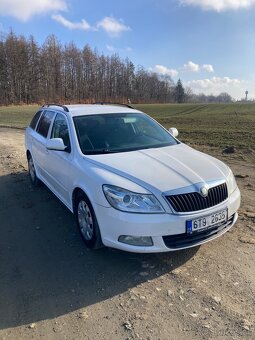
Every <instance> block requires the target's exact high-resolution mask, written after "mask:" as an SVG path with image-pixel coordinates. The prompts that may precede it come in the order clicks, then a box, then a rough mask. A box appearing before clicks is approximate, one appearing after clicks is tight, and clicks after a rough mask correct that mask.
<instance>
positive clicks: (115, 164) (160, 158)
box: [86, 143, 229, 192]
mask: <svg viewBox="0 0 255 340" xmlns="http://www.w3.org/2000/svg"><path fill="white" fill-rule="evenodd" d="M86 159H88V160H89V161H91V162H93V163H94V164H96V165H97V166H100V167H101V168H104V169H106V170H108V171H111V172H113V173H115V174H117V175H120V176H122V177H125V178H127V179H129V180H131V181H133V182H135V183H137V184H140V185H141V186H143V187H144V188H146V189H148V190H151V189H152V188H155V189H157V190H160V191H161V192H167V191H170V190H175V189H177V188H183V187H187V186H190V185H193V184H195V183H201V182H207V183H208V182H210V181H214V180H222V179H225V178H226V176H227V175H228V171H229V170H228V167H227V166H226V165H225V164H224V163H223V162H221V161H219V160H217V159H215V158H213V157H211V156H209V155H206V154H204V153H202V152H199V151H196V150H194V149H192V148H191V147H189V146H187V145H185V144H182V143H181V144H177V145H172V146H168V147H163V148H155V149H145V150H138V151H130V152H122V153H113V154H101V155H91V156H86ZM109 184H114V183H109ZM116 185H117V183H116Z"/></svg>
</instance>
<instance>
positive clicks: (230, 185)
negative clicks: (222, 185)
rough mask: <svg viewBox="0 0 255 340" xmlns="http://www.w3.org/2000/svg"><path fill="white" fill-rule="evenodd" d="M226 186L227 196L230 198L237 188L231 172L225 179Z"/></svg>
mask: <svg viewBox="0 0 255 340" xmlns="http://www.w3.org/2000/svg"><path fill="white" fill-rule="evenodd" d="M227 186H228V195H229V196H230V195H231V194H232V192H234V191H235V189H236V187H237V184H236V180H235V176H234V175H233V172H232V171H231V170H230V172H229V174H228V177H227Z"/></svg>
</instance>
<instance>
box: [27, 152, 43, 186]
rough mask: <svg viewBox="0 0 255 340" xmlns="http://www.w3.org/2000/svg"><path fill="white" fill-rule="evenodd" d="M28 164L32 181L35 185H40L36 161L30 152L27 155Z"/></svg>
mask: <svg viewBox="0 0 255 340" xmlns="http://www.w3.org/2000/svg"><path fill="white" fill-rule="evenodd" d="M27 165H28V172H29V178H30V181H31V183H32V184H33V185H34V186H38V185H39V183H40V180H39V179H38V177H37V175H36V170H35V165H34V161H33V158H32V156H31V155H30V154H29V155H28V156H27Z"/></svg>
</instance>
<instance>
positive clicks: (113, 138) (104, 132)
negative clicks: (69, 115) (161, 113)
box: [73, 113, 178, 155]
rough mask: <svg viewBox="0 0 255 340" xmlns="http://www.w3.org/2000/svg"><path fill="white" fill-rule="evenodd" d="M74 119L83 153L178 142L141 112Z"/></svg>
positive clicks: (117, 150)
mask: <svg viewBox="0 0 255 340" xmlns="http://www.w3.org/2000/svg"><path fill="white" fill-rule="evenodd" d="M73 119H74V124H75V128H76V133H77V136H78V140H79V144H80V148H81V151H82V152H83V153H84V154H90V155H91V154H102V153H115V152H127V151H134V150H142V149H150V148H160V147H163V146H169V145H175V144H178V142H177V141H176V140H175V139H174V138H173V137H172V136H171V135H170V134H169V133H168V132H167V131H166V130H164V129H163V128H162V127H161V126H160V125H159V124H158V123H157V122H155V121H154V120H152V119H151V118H149V117H148V116H147V115H145V114H142V113H117V114H116V113H114V114H109V113H108V114H96V115H85V116H77V117H74V118H73Z"/></svg>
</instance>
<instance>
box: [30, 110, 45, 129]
mask: <svg viewBox="0 0 255 340" xmlns="http://www.w3.org/2000/svg"><path fill="white" fill-rule="evenodd" d="M41 113H42V111H38V112H36V114H35V115H34V117H33V118H32V120H31V123H30V125H29V126H30V127H31V128H32V129H33V130H34V129H35V127H36V124H37V122H38V120H39V118H40V116H41Z"/></svg>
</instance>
